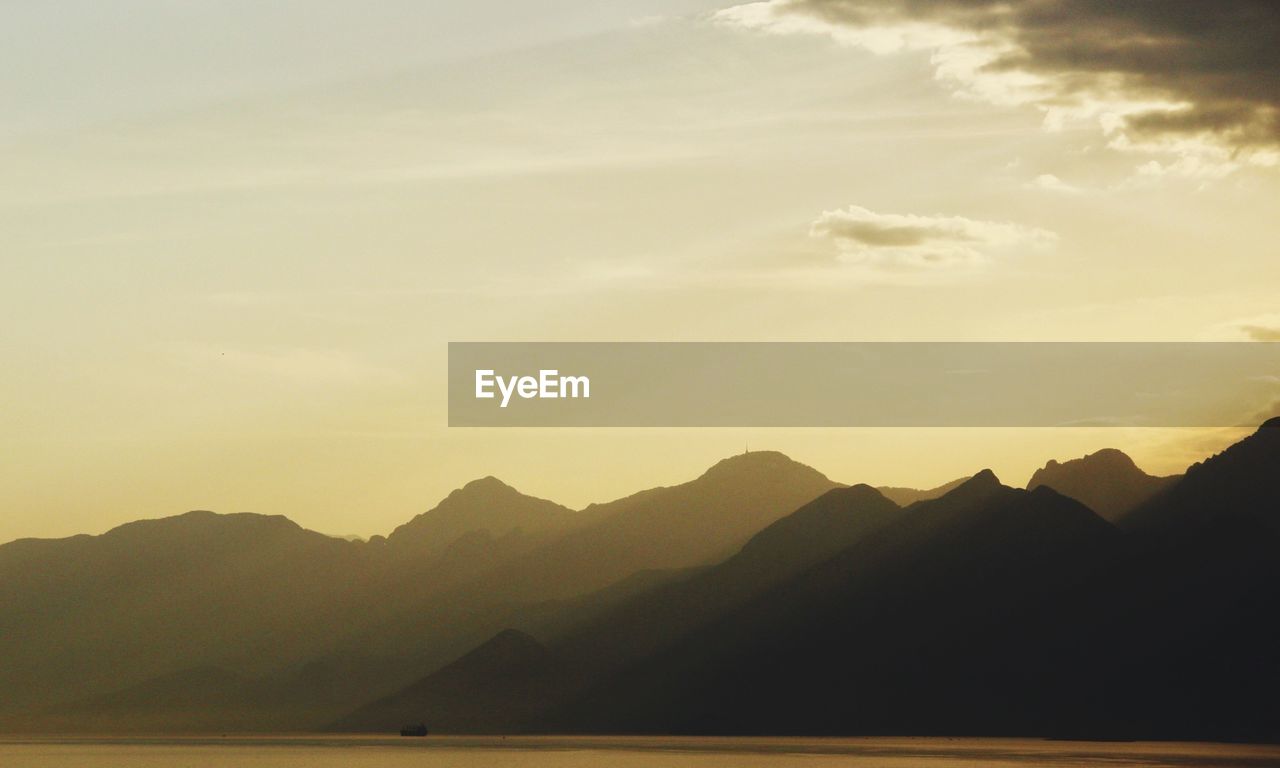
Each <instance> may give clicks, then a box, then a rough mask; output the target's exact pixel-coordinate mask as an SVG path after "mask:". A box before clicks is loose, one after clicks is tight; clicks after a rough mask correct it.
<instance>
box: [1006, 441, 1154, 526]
mask: <svg viewBox="0 0 1280 768" xmlns="http://www.w3.org/2000/svg"><path fill="white" fill-rule="evenodd" d="M1168 483H1169V479H1168V478H1163V477H1154V476H1152V475H1148V474H1147V473H1146V472H1143V471H1142V469H1141V468H1139V467H1138V465H1137V464H1135V463H1134V461H1133V459H1132V458H1130V457H1129V455H1128V454H1126V453H1125V452H1124V451H1121V450H1119V449H1116V448H1103V449H1102V450H1100V451H1095V452H1093V453H1090V454H1087V455H1085V456H1081V457H1080V458H1078V459H1071V460H1069V461H1061V462H1060V461H1049V462H1047V463H1046V464H1045V465H1044V466H1043V467H1041V468H1040V469H1038V470H1036V472H1035V474H1033V475H1032V476H1031V480H1029V481H1028V482H1027V490H1029V491H1033V490H1035V489H1037V488H1040V487H1042V486H1047V487H1049V488H1052V489H1053V490H1055V491H1057V492H1058V493H1061V494H1062V495H1064V496H1067V497H1070V498H1072V499H1075V500H1076V501H1078V502H1080V503H1081V504H1084V505H1085V506H1087V507H1089V508H1090V509H1092V510H1093V511H1094V512H1096V513H1098V514H1099V515H1100V516H1102V517H1103V518H1105V519H1107V520H1109V521H1112V522H1115V521H1117V520H1119V519H1120V518H1122V517H1124V516H1125V515H1127V514H1128V513H1129V512H1130V511H1131V510H1133V509H1135V508H1136V507H1137V506H1138V505H1140V504H1142V503H1143V502H1145V501H1146V500H1147V499H1149V498H1151V496H1152V495H1154V494H1155V493H1156V492H1157V491H1159V490H1160V489H1161V488H1163V487H1165V486H1166V485H1167V484H1168Z"/></svg>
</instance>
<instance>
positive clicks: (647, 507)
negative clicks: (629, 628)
mask: <svg viewBox="0 0 1280 768" xmlns="http://www.w3.org/2000/svg"><path fill="white" fill-rule="evenodd" d="M836 485H837V484H836V483H834V482H832V481H831V480H828V479H827V478H826V476H824V475H823V474H822V473H820V472H818V471H817V470H815V469H813V468H812V467H807V466H805V465H803V464H800V463H798V462H795V461H792V460H791V459H789V458H787V457H786V456H784V455H782V454H781V453H777V452H774V451H752V452H750V453H744V454H740V455H738V456H734V457H732V458H728V459H724V460H723V461H720V462H719V463H717V464H716V465H715V466H713V467H711V468H710V469H708V470H707V471H706V472H704V473H703V474H702V475H701V476H700V477H698V478H697V479H695V480H692V481H690V482H687V483H683V484H681V485H676V486H671V487H666V488H654V489H651V490H647V491H641V492H640V493H637V494H634V495H632V496H628V497H626V498H622V499H618V500H617V501H612V502H608V503H606V504H593V505H591V506H589V507H587V508H586V509H585V510H583V512H582V514H584V515H588V516H590V517H591V518H592V522H590V523H587V524H586V525H583V526H581V527H579V528H577V529H574V530H572V531H569V532H567V533H566V534H565V535H564V536H562V537H560V538H558V539H556V540H555V541H552V542H550V543H548V544H547V545H546V546H543V547H539V548H537V549H535V550H533V551H531V552H530V553H528V555H526V556H525V557H523V558H521V559H520V560H519V561H518V562H516V563H513V564H511V566H509V567H506V568H503V569H499V570H497V571H495V572H494V573H493V574H491V576H490V578H489V580H488V588H489V589H491V590H492V591H493V592H495V593H502V594H503V595H504V597H505V598H506V599H508V600H524V601H534V600H544V599H553V598H566V597H571V596H574V595H581V594H585V593H588V592H593V591H596V590H599V589H602V588H604V587H607V586H608V585H610V584H612V583H613V582H616V581H619V580H621V579H624V578H626V577H628V576H630V575H631V574H633V573H636V572H637V571H642V570H655V569H657V570H666V569H679V568H688V567H693V566H700V565H709V564H712V563H714V562H717V561H719V560H723V559H724V558H726V557H728V556H729V555H731V554H733V553H734V552H735V551H736V550H738V549H739V548H740V547H741V546H742V545H743V544H744V543H745V542H746V541H747V539H749V538H751V536H753V535H754V534H755V533H757V532H758V531H759V530H760V529H762V528H764V527H765V526H766V525H769V524H770V523H772V522H774V521H776V520H778V519H779V518H781V517H783V516H784V515H786V514H788V513H790V512H792V511H794V510H795V509H796V508H797V507H799V506H800V505H802V504H804V503H806V502H808V501H812V500H813V499H815V498H817V497H818V496H819V495H821V494H823V493H825V492H826V491H829V490H831V489H832V488H834V487H836Z"/></svg>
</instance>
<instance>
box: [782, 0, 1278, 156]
mask: <svg viewBox="0 0 1280 768" xmlns="http://www.w3.org/2000/svg"><path fill="white" fill-rule="evenodd" d="M771 6H772V7H771V11H772V12H773V13H775V14H780V15H789V16H792V17H795V16H796V15H799V16H809V17H812V18H814V19H817V20H820V21H823V22H826V23H829V24H833V25H837V26H841V27H846V28H868V27H876V26H881V27H883V26H892V25H904V24H919V23H930V24H935V25H938V26H942V27H947V28H950V29H956V30H963V31H967V32H971V33H974V34H976V35H979V36H981V37H982V38H984V39H987V40H1001V41H1005V42H1008V43H1010V44H1011V45H1009V46H1008V47H1007V48H1005V49H1003V50H1001V52H1000V54H999V56H997V57H996V58H994V60H992V61H990V62H988V63H986V64H985V65H984V69H985V70H986V71H987V72H988V73H995V72H999V71H1019V72H1029V73H1033V74H1036V75H1042V76H1046V77H1048V78H1051V82H1052V84H1053V92H1052V93H1049V94H1047V95H1046V96H1045V98H1044V100H1043V101H1042V103H1053V101H1054V100H1055V99H1056V100H1059V101H1061V102H1062V103H1064V104H1065V103H1070V102H1071V100H1072V98H1073V96H1075V95H1077V94H1081V93H1086V92H1097V91H1098V90H1099V89H1106V90H1109V91H1110V90H1114V89H1115V88H1117V87H1119V88H1122V89H1123V90H1124V91H1125V93H1126V94H1127V95H1128V96H1129V97H1131V98H1135V99H1138V98H1145V99H1152V100H1157V99H1158V100H1163V101H1165V102H1166V103H1178V104H1186V105H1187V106H1186V107H1185V108H1182V109H1177V110H1170V109H1168V108H1165V109H1150V110H1148V111H1137V112H1135V113H1133V114H1130V115H1129V116H1128V118H1127V120H1126V128H1127V129H1128V130H1129V131H1130V132H1131V133H1132V134H1133V135H1134V138H1135V139H1136V140H1139V141H1141V140H1144V139H1151V138H1163V137H1177V136H1184V135H1203V134H1206V133H1209V134H1212V135H1214V136H1215V137H1216V138H1217V140H1218V141H1220V142H1222V143H1223V144H1225V145H1227V146H1231V147H1236V148H1243V147H1274V146H1276V145H1280V2H1278V1H1277V0H1213V1H1211V0H1162V1H1161V2H1153V1H1143V0H999V1H995V0H971V1H967V2H966V1H965V0H900V1H899V0H893V1H890V0H774V2H772V3H771Z"/></svg>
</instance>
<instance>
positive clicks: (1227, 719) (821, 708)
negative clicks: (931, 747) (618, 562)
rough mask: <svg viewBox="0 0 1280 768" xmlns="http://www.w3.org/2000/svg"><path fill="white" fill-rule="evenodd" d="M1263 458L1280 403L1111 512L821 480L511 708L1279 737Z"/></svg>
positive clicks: (626, 608) (554, 727)
mask: <svg viewBox="0 0 1280 768" xmlns="http://www.w3.org/2000/svg"><path fill="white" fill-rule="evenodd" d="M1278 468H1280V421H1276V422H1269V423H1268V424H1267V425H1266V426H1264V427H1263V428H1262V429H1260V430H1259V431H1258V432H1257V433H1256V434H1255V435H1253V436H1252V437H1250V438H1249V439H1247V440H1245V441H1244V442H1242V443H1240V444H1238V445H1236V446H1234V447H1232V448H1231V449H1229V450H1227V451H1226V452H1224V453H1223V454H1221V455H1219V456H1216V457H1214V458H1212V459H1210V460H1208V461H1206V462H1204V463H1203V464H1201V465H1198V466H1197V467H1195V468H1193V469H1192V471H1190V472H1188V474H1187V476H1186V477H1185V478H1181V479H1178V480H1176V481H1174V482H1173V483H1172V484H1170V485H1169V487H1167V488H1166V489H1165V490H1163V491H1162V492H1160V493H1158V494H1157V495H1156V496H1155V497H1153V498H1152V499H1150V500H1149V501H1148V502H1147V503H1146V504H1144V505H1143V506H1142V507H1141V509H1140V510H1137V511H1135V514H1137V513H1138V512H1140V513H1141V514H1140V515H1137V519H1138V520H1139V521H1141V522H1142V525H1139V526H1137V527H1135V528H1133V529H1132V530H1125V531H1122V530H1120V529H1118V528H1116V527H1115V526H1114V525H1112V524H1110V523H1108V522H1107V521H1105V520H1103V519H1102V518H1101V517H1099V516H1098V515H1096V514H1095V513H1094V512H1092V511H1091V510H1089V509H1088V508H1087V507H1085V506H1084V505H1082V504H1080V503H1079V502H1077V501H1076V500H1074V499H1070V498H1068V497H1066V496H1063V495H1062V494H1059V493H1057V492H1056V491H1054V490H1052V489H1051V488H1048V487H1045V486H1041V487H1037V488H1036V489H1034V490H1031V491H1025V490H1018V489H1013V488H1008V487H1005V486H1003V485H1001V484H1000V483H999V482H998V480H996V479H995V477H994V475H992V474H991V473H990V472H983V473H979V474H978V475H976V476H974V477H973V478H971V479H970V480H969V481H967V482H965V483H964V484H962V485H960V486H959V487H957V488H955V489H953V490H952V491H951V492H950V493H948V494H946V495H944V496H942V497H940V498H938V499H936V500H932V501H925V502H920V503H917V504H914V505H912V506H910V507H908V508H906V509H903V510H894V509H892V508H891V505H890V507H885V508H880V507H879V506H878V505H877V503H876V502H875V498H876V497H879V495H878V494H876V495H875V497H873V496H871V495H870V494H874V491H871V490H870V489H861V488H856V487H855V488H851V489H845V490H841V491H833V492H830V493H828V494H826V495H825V496H823V497H821V498H820V499H818V500H816V501H815V502H813V503H811V504H809V505H806V506H805V507H804V508H802V509H801V510H798V511H797V512H796V513H795V514H794V515H792V516H790V517H788V518H784V519H783V520H781V521H779V522H778V523H776V524H774V525H773V526H771V527H770V529H769V531H766V532H762V534H761V535H760V536H758V537H756V538H755V539H753V540H752V541H751V542H750V543H749V544H748V545H747V546H745V547H744V548H743V550H742V551H741V552H739V554H738V555H736V556H735V557H733V558H730V559H729V560H727V561H726V562H725V563H723V564H721V565H719V566H716V567H714V568H711V569H707V570H704V571H700V572H697V573H694V574H691V575H689V576H688V577H686V578H684V579H682V580H680V581H678V582H675V583H671V584H666V585H663V586H661V587H659V588H656V589H655V590H654V591H653V592H652V593H649V594H647V595H638V596H635V597H634V598H632V599H631V600H629V601H628V602H624V603H622V604H620V605H618V606H616V608H615V609H614V610H613V611H608V612H604V613H603V614H600V615H598V616H596V617H595V618H594V620H593V622H592V623H590V624H589V625H586V626H580V627H577V628H576V629H574V630H572V631H570V632H568V633H567V634H565V635H563V636H560V637H556V638H552V639H551V640H550V641H549V643H548V646H549V650H550V652H551V653H552V654H554V655H555V656H556V657H557V658H559V659H564V660H565V664H566V665H567V667H566V668H565V669H563V670H562V672H561V673H560V674H559V675H553V676H551V677H550V678H545V679H542V680H540V681H539V685H538V686H535V687H533V688H526V689H525V690H524V693H525V696H526V698H525V700H526V701H528V697H529V694H530V691H532V692H533V694H532V695H533V698H534V699H537V700H539V701H540V703H539V704H537V705H536V706H531V707H530V709H529V712H530V715H529V717H530V719H529V720H528V721H526V722H524V723H520V724H518V725H515V726H511V727H513V728H514V727H518V728H520V729H527V730H543V731H553V732H599V733H612V732H629V733H717V734H817V735H857V734H929V735H987V736H991V735H1028V736H1050V737H1065V738H1107V739H1171V738H1172V739H1210V740H1268V741H1275V740H1280V705H1278V704H1277V703H1276V698H1275V691H1276V690H1280V655H1278V654H1276V653H1275V648H1277V647H1280V612H1277V611H1276V610H1275V609H1276V606H1277V605H1280V536H1278V535H1277V533H1276V527H1275V526H1276V523H1277V517H1278V516H1280V505H1278V504H1277V503H1276V502H1277V501H1280V472H1277V471H1276V470H1277V469H1278ZM879 498H880V502H881V503H882V504H888V502H887V501H886V500H884V499H883V498H882V497H879ZM766 534H767V535H766ZM459 700H460V701H462V702H465V700H466V695H465V692H464V693H463V694H462V695H461V697H460V699H459Z"/></svg>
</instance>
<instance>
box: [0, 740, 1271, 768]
mask: <svg viewBox="0 0 1280 768" xmlns="http://www.w3.org/2000/svg"><path fill="white" fill-rule="evenodd" d="M0 765H3V767H4V768H44V767H47V768H161V767H163V768H207V767H220V765H227V767H229V768H269V767H270V768H274V767H288V768H303V767H305V768H328V767H335V768H337V767H339V765H340V767H355V768H358V767H361V765H369V767H376V768H398V767H401V765H415V767H417V768H506V767H516V765H520V767H531V768H588V767H591V768H595V767H608V768H664V767H675V768H756V767H759V768H765V767H768V768H799V767H804V768H826V767H828V765H832V767H833V765H842V767H846V768H847V767H852V768H869V767H877V768H916V767H923V768H978V767H991V765H997V767H998V765H1011V767H1018V765H1064V767H1065V765H1070V767H1075V768H1079V767H1087V765H1107V767H1110V768H1124V767H1128V765H1142V767H1147V768H1160V767H1165V765H1167V767H1170V768H1175V767H1176V768H1231V767H1235V765H1247V767H1268V768H1275V767H1276V765H1280V748H1271V746H1234V745H1199V744H1087V742H1052V741H1012V740H1010V741H1001V740H943V739H837V740H804V739H739V740H732V739H613V737H598V739H594V737H593V739H588V737H581V739H577V737H529V739H516V737H512V739H498V737H436V736H430V737H426V739H379V737H344V736H338V737H312V736H306V737H225V739H77V740H67V739H12V737H8V739H5V737H0Z"/></svg>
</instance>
